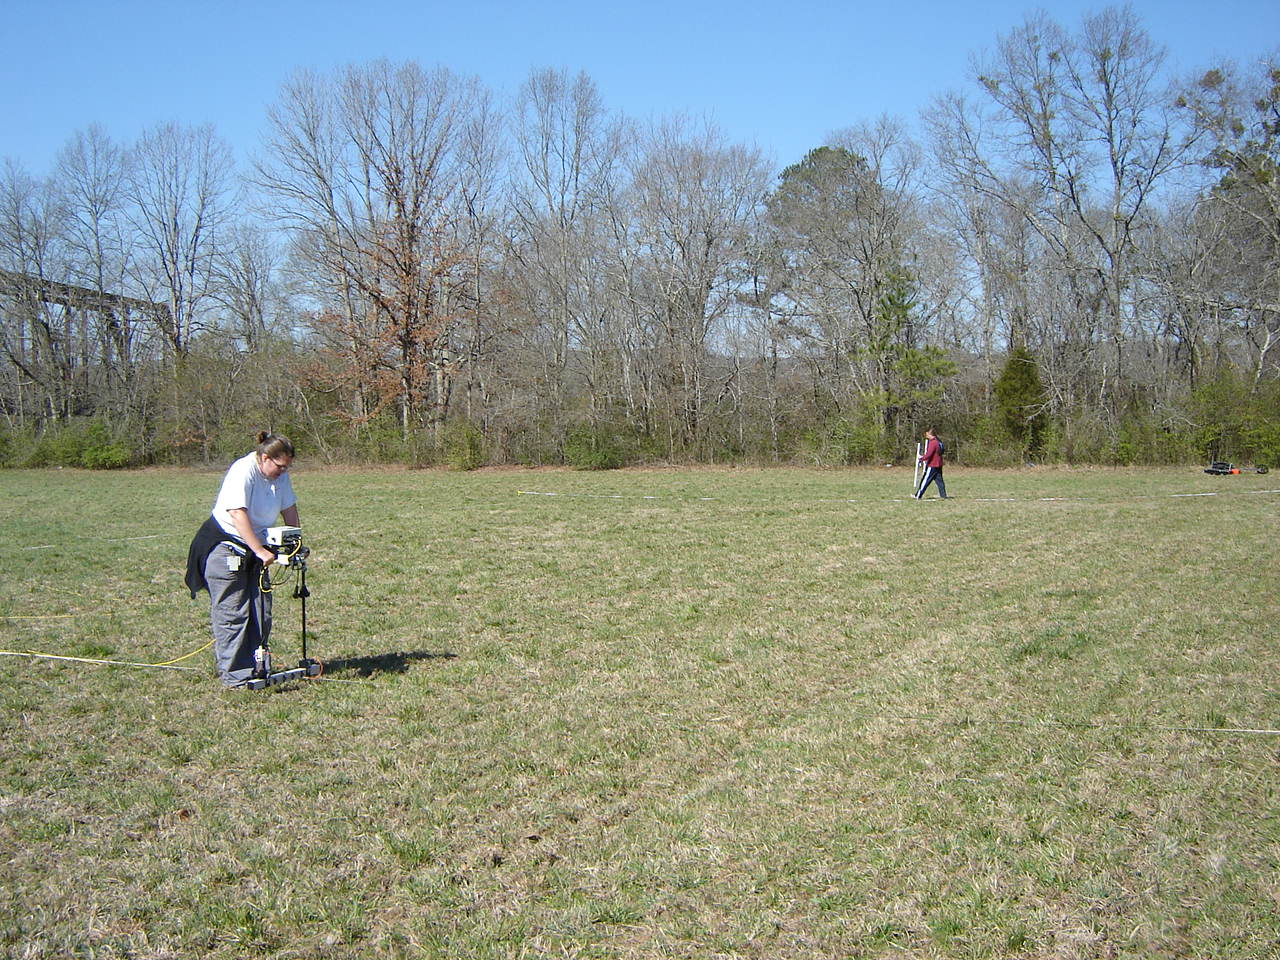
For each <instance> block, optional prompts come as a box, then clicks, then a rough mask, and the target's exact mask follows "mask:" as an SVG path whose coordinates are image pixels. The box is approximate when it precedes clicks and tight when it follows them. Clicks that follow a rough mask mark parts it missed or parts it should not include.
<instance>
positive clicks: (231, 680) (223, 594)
mask: <svg viewBox="0 0 1280 960" xmlns="http://www.w3.org/2000/svg"><path fill="white" fill-rule="evenodd" d="M229 557H234V558H236V559H238V560H239V561H240V569H239V570H232V569H230V568H229V567H228V565H227V559H228V558H229ZM261 572H262V564H261V563H260V562H259V561H258V559H257V558H256V557H255V556H254V555H253V554H249V555H248V556H243V557H242V556H240V554H239V553H237V552H236V551H235V550H233V549H232V548H231V547H230V546H229V545H228V544H226V543H220V544H218V546H217V547H215V548H214V550H213V552H212V553H210V554H209V559H208V560H206V561H205V565H204V578H205V581H206V582H207V583H208V584H209V602H210V614H209V619H210V622H211V623H212V625H213V661H214V663H215V664H216V665H217V667H218V675H219V676H220V677H221V678H222V682H223V683H224V684H226V685H227V686H229V687H239V686H243V685H244V684H245V683H248V682H249V679H250V678H251V677H252V676H253V651H254V650H256V649H257V648H258V646H259V645H261V644H265V643H266V642H267V640H268V638H269V637H270V636H271V594H269V593H263V592H262V591H261V589H259V582H258V576H259V574H261Z"/></svg>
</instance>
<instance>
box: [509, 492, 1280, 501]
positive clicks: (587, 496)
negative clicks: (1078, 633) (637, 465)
mask: <svg viewBox="0 0 1280 960" xmlns="http://www.w3.org/2000/svg"><path fill="white" fill-rule="evenodd" d="M1277 493H1280V489H1275V490H1211V491H1206V492H1203V493H1139V494H1134V495H1132V496H1127V497H1126V496H1116V497H957V496H950V497H948V498H947V499H948V500H958V501H960V502H961V503H1126V502H1130V501H1138V500H1179V499H1187V498H1191V497H1232V496H1247V495H1249V494H1277ZM516 496H518V497H566V498H573V499H579V500H680V501H684V502H706V501H712V502H724V498H723V497H689V496H680V495H678V494H669V495H666V496H658V495H656V494H621V493H576V492H572V491H563V490H561V491H554V490H517V491H516ZM787 502H792V503H794V502H795V501H787ZM812 502H814V503H917V502H922V501H917V500H916V499H915V497H818V498H815V499H814V500H813V501H812ZM923 502H932V501H929V500H925V501H923Z"/></svg>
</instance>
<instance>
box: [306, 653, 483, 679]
mask: <svg viewBox="0 0 1280 960" xmlns="http://www.w3.org/2000/svg"><path fill="white" fill-rule="evenodd" d="M457 656H458V655H457V654H456V653H450V652H449V651H447V650H445V651H438V652H432V651H429V650H414V651H412V652H404V651H397V652H395V653H378V654H374V655H373V656H371V657H345V658H343V659H341V660H329V661H326V662H325V665H324V672H325V676H332V675H334V674H338V673H354V674H357V675H358V676H361V677H371V676H373V675H374V674H377V673H404V672H405V671H406V670H408V669H409V664H411V663H413V662H415V661H417V660H453V659H455V658H456V657H457Z"/></svg>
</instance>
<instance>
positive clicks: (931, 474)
mask: <svg viewBox="0 0 1280 960" xmlns="http://www.w3.org/2000/svg"><path fill="white" fill-rule="evenodd" d="M931 483H936V484H937V485H938V496H939V497H941V498H942V499H943V500H945V499H947V485H946V484H945V483H943V482H942V468H941V467H925V468H924V479H923V480H921V481H920V489H919V490H917V491H916V499H917V500H920V499H923V497H924V492H925V489H926V488H928V486H929V484H931Z"/></svg>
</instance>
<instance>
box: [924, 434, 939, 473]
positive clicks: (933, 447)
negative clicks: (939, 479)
mask: <svg viewBox="0 0 1280 960" xmlns="http://www.w3.org/2000/svg"><path fill="white" fill-rule="evenodd" d="M920 462H921V463H923V464H924V465H925V466H926V467H933V468H935V469H937V470H941V469H942V444H941V443H939V442H938V438H937V437H931V438H930V439H929V441H928V442H927V443H926V444H925V445H924V453H922V454H921V455H920Z"/></svg>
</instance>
